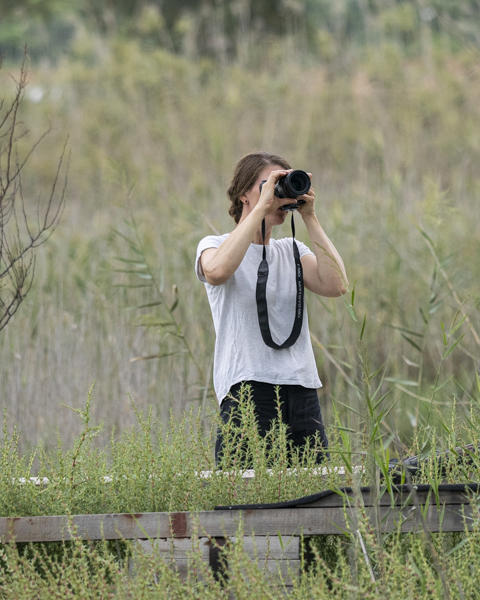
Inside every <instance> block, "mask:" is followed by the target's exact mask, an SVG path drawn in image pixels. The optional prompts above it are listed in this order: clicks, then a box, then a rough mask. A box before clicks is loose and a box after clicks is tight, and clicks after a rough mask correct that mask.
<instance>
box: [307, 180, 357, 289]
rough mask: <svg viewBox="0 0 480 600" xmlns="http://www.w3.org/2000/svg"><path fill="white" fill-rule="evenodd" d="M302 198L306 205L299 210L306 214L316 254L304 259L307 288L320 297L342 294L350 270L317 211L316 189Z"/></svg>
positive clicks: (345, 287) (308, 255)
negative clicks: (347, 269) (346, 268)
mask: <svg viewBox="0 0 480 600" xmlns="http://www.w3.org/2000/svg"><path fill="white" fill-rule="evenodd" d="M302 199H303V200H305V204H303V205H301V206H300V207H299V208H298V212H299V213H300V214H301V215H302V217H303V221H304V223H305V225H306V227H307V231H308V235H309V236H310V240H311V241H312V250H313V252H314V254H315V256H312V255H311V254H307V255H306V256H304V257H303V258H302V267H303V281H304V284H305V287H306V288H307V289H308V290H310V291H311V292H313V293H315V294H318V295H319V296H327V297H330V298H333V297H336V296H341V295H342V294H345V293H346V291H347V287H348V280H347V273H346V271H345V265H344V264H343V260H342V257H341V256H340V254H339V253H338V251H337V249H336V248H335V246H334V245H333V244H332V242H331V241H330V240H329V239H328V237H327V234H326V233H325V232H324V231H323V229H322V226H321V225H320V223H319V221H318V219H317V215H316V214H315V190H314V189H313V188H310V190H309V192H308V194H305V196H302Z"/></svg>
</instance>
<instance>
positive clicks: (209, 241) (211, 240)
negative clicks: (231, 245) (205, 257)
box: [195, 235, 226, 283]
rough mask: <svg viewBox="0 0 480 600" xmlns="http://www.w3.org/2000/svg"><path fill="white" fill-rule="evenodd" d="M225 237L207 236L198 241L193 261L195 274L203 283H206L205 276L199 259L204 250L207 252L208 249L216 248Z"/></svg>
mask: <svg viewBox="0 0 480 600" xmlns="http://www.w3.org/2000/svg"><path fill="white" fill-rule="evenodd" d="M225 238H226V236H224V235H207V237H204V238H203V240H200V243H199V244H198V246H197V257H196V259H195V273H196V274H197V277H198V279H200V281H203V283H207V280H206V278H205V274H204V272H203V269H202V263H201V262H200V257H201V256H202V252H204V250H208V248H218V247H219V246H220V244H221V243H222V242H223V241H224V240H225Z"/></svg>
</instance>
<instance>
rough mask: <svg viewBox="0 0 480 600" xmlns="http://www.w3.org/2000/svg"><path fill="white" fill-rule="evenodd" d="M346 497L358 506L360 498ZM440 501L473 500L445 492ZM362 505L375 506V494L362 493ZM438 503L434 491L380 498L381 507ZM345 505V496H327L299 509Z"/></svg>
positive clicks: (351, 494) (466, 502)
mask: <svg viewBox="0 0 480 600" xmlns="http://www.w3.org/2000/svg"><path fill="white" fill-rule="evenodd" d="M345 496H348V498H349V499H350V500H349V501H350V502H351V505H352V506H357V505H358V500H359V497H358V495H357V494H356V493H355V492H353V491H349V492H346V493H345ZM438 496H439V501H440V506H443V505H445V504H455V505H457V504H469V503H470V502H471V498H470V497H469V496H468V494H467V493H465V492H454V491H449V490H445V491H442V492H440V493H439V495H438ZM361 498H362V500H361V503H362V504H363V505H364V506H374V504H375V497H374V494H373V493H372V492H370V491H364V490H362V492H361ZM427 500H428V502H430V503H436V496H435V494H434V492H433V491H432V490H428V491H426V490H420V491H417V490H415V493H413V491H407V490H403V492H393V494H392V496H390V494H389V493H388V492H386V491H385V492H383V495H382V496H381V498H380V502H379V504H380V506H392V504H394V505H396V506H403V505H405V504H407V505H413V504H415V503H417V504H425V503H426V502H427ZM344 503H345V499H344V496H342V495H341V494H338V493H333V494H330V495H329V496H325V497H324V498H320V499H318V500H314V501H313V502H310V503H308V504H301V505H299V506H298V508H314V507H338V508H340V507H343V505H344Z"/></svg>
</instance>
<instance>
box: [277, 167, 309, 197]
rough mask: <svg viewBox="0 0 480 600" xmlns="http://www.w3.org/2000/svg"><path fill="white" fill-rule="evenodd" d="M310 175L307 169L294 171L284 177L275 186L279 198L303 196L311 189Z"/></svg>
mask: <svg viewBox="0 0 480 600" xmlns="http://www.w3.org/2000/svg"><path fill="white" fill-rule="evenodd" d="M310 185H311V183H310V177H309V176H308V173H306V172H305V171H300V170H296V171H292V172H291V173H288V175H285V177H282V178H281V179H279V181H278V182H277V185H276V186H275V196H277V198H298V196H303V195H304V194H306V193H307V192H308V190H309V189H310Z"/></svg>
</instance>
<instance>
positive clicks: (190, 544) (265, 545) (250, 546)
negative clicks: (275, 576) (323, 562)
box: [138, 534, 300, 560]
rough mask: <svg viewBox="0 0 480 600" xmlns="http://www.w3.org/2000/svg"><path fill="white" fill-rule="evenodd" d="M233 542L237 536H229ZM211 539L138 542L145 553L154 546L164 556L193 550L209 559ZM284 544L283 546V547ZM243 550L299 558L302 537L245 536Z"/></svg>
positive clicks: (266, 557)
mask: <svg viewBox="0 0 480 600" xmlns="http://www.w3.org/2000/svg"><path fill="white" fill-rule="evenodd" d="M229 541H230V542H231V543H232V544H235V543H236V542H237V538H236V537H231V538H229ZM211 543H212V542H211V541H210V539H209V538H206V537H201V538H197V539H193V538H179V539H175V538H167V539H156V540H139V541H138V544H139V546H140V548H141V549H142V550H143V551H144V552H145V553H151V552H152V550H153V548H155V550H156V551H157V552H158V553H159V554H160V556H162V557H166V558H168V557H172V558H174V559H175V560H177V559H178V558H187V557H188V555H189V554H191V553H192V552H193V551H195V553H197V554H198V555H199V556H201V557H202V559H205V560H208V558H209V551H210V545H211ZM282 544H283V547H282ZM242 546H243V550H244V551H245V553H246V554H248V555H249V556H252V557H253V556H257V557H258V559H259V560H286V559H298V558H299V556H300V539H299V538H298V537H288V536H285V537H284V538H282V540H281V542H280V539H279V537H278V534H277V535H272V536H269V537H254V538H252V537H244V538H243V539H242Z"/></svg>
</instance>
